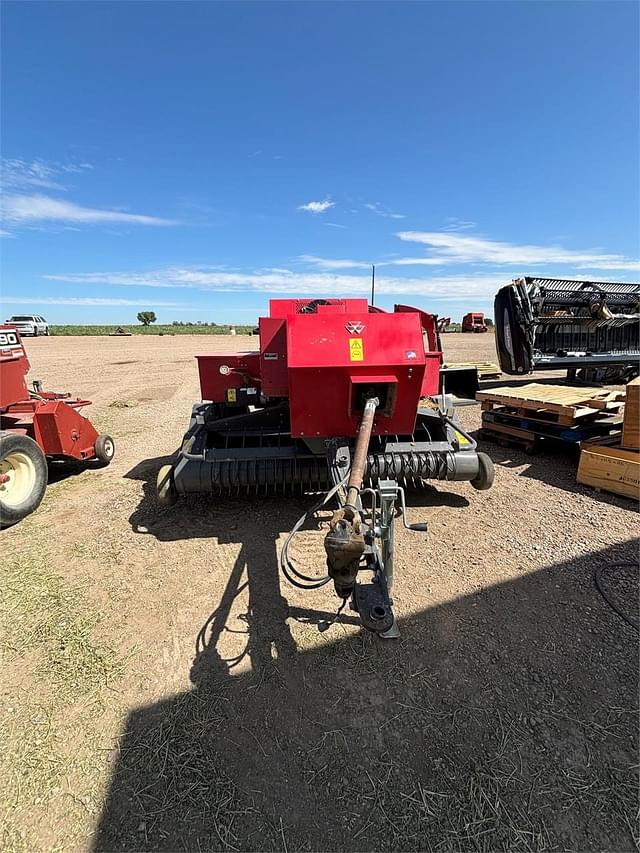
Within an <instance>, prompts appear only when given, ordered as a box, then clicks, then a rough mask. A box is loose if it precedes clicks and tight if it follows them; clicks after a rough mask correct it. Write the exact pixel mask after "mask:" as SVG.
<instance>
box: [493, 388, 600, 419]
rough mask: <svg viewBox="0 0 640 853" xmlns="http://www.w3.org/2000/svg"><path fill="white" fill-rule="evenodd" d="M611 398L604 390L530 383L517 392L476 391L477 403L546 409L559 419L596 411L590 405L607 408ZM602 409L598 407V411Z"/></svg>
mask: <svg viewBox="0 0 640 853" xmlns="http://www.w3.org/2000/svg"><path fill="white" fill-rule="evenodd" d="M610 394H611V392H610V391H608V390H607V389H606V388H604V389H603V388H571V387H568V386H566V385H541V384H539V383H537V382H531V383H530V384H529V385H522V386H521V387H519V388H511V387H503V388H492V389H491V390H490V391H478V393H477V394H476V400H480V401H483V400H487V401H489V400H490V401H492V402H496V403H502V404H503V405H505V406H514V407H516V408H525V409H532V408H533V409H546V410H548V411H552V412H558V413H559V414H562V415H571V416H574V417H575V414H576V410H578V409H581V408H595V406H592V405H591V403H592V402H593V401H597V402H598V404H600V403H603V405H604V406H606V405H607V404H608V403H610V402H613V401H610V400H608V399H607V397H608V396H609V395H610ZM602 407H603V406H601V405H598V408H602Z"/></svg>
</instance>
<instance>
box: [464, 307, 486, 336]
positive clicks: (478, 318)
mask: <svg viewBox="0 0 640 853" xmlns="http://www.w3.org/2000/svg"><path fill="white" fill-rule="evenodd" d="M462 331H463V332H486V331H488V326H487V324H486V322H485V319H484V314H483V313H482V312H481V311H471V312H470V313H469V314H465V315H464V317H463V318H462Z"/></svg>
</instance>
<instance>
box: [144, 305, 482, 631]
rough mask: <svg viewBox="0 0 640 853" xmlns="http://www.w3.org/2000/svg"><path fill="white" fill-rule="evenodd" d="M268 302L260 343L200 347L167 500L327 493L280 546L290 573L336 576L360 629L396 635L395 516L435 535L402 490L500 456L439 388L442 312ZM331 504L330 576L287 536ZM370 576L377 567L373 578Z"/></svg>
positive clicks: (466, 476)
mask: <svg viewBox="0 0 640 853" xmlns="http://www.w3.org/2000/svg"><path fill="white" fill-rule="evenodd" d="M269 305H270V311H269V316H268V317H261V318H260V321H259V334H260V349H259V350H258V351H256V352H242V353H234V354H215V355H214V354H212V355H200V356H197V359H198V369H199V373H200V389H201V396H202V402H200V403H196V404H195V405H194V407H193V410H192V414H191V422H190V424H189V429H188V430H187V433H186V434H185V436H184V439H183V442H182V446H181V448H180V450H179V451H178V453H177V456H176V459H175V461H174V463H173V464H172V465H167V466H164V467H163V468H162V469H161V470H160V472H159V474H158V483H157V490H158V491H157V493H158V499H159V502H160V504H161V505H164V506H169V505H171V504H172V503H174V502H175V500H176V499H177V498H178V496H180V495H187V494H189V493H202V492H204V493H210V494H242V493H247V494H251V493H254V494H257V493H267V494H269V493H275V492H280V493H291V492H293V491H295V490H297V491H305V490H306V491H321V492H323V493H324V494H323V497H322V498H321V499H320V501H319V502H318V503H317V504H316V505H315V507H313V508H312V509H311V510H309V512H308V513H305V515H304V516H303V517H302V518H301V519H300V520H299V521H298V523H297V524H296V525H295V526H294V528H293V530H292V531H291V533H290V534H289V537H288V538H287V540H286V541H285V543H284V545H283V548H282V550H281V553H280V566H281V569H282V571H283V573H284V575H285V576H286V578H287V579H288V580H289V582H291V583H292V584H294V585H295V586H298V587H302V588H304V589H315V588H317V587H319V586H322V585H324V584H325V583H328V582H329V581H333V583H334V587H335V590H336V593H337V595H338V596H339V597H340V598H342V605H341V607H340V609H342V607H343V606H344V605H345V603H346V601H347V600H348V599H350V602H351V607H352V609H353V610H355V611H356V612H357V613H358V614H359V616H360V619H361V622H362V624H363V626H364V627H365V628H367V629H369V630H371V631H374V632H376V633H377V634H379V635H381V636H383V637H392V636H397V633H398V632H397V625H396V622H395V618H394V616H393V610H392V603H393V602H392V600H391V597H390V591H391V582H392V577H393V525H394V519H395V517H396V515H397V514H398V512H399V513H400V516H401V517H402V520H403V523H404V525H405V526H406V527H407V528H408V529H411V530H426V525H425V524H413V525H411V524H408V522H407V518H406V501H405V490H404V489H405V486H407V485H411V486H420V485H423V484H424V482H425V481H427V480H430V479H431V480H433V479H435V480H467V481H470V482H471V484H472V485H473V486H474V487H475V488H476V489H486V488H489V487H490V486H491V484H492V482H493V466H492V463H491V460H490V459H489V458H488V457H487V456H486V454H484V453H479V452H478V451H477V448H476V442H475V441H474V439H473V438H472V437H471V436H469V435H468V434H467V433H466V432H465V431H464V430H463V428H462V427H461V426H460V424H459V423H458V421H457V420H456V419H455V416H454V411H453V406H452V401H451V398H450V397H448V396H447V395H446V394H445V393H444V389H443V387H442V375H444V374H443V372H441V365H442V353H441V351H440V346H439V337H438V329H437V318H436V317H435V316H434V315H431V314H427V313H425V312H423V311H420V310H418V309H416V308H411V307H408V306H404V305H396V306H395V309H394V312H393V313H388V312H385V311H382V310H380V309H378V308H374V307H371V306H369V305H368V304H367V300H366V299H272V300H271V301H270V304H269ZM425 398H428V400H426V401H425V405H421V400H424V399H425ZM331 500H335V501H337V503H338V509H337V510H336V512H335V513H334V515H333V518H332V520H331V523H330V526H329V531H328V533H327V535H326V538H325V543H324V544H325V551H326V555H327V569H328V573H327V574H326V575H324V576H319V575H315V576H310V575H305V574H303V573H302V572H300V571H299V570H298V569H297V568H296V566H295V565H294V563H293V561H292V560H291V559H290V557H289V544H290V542H291V539H292V537H293V535H294V534H295V533H296V532H297V531H298V530H299V529H300V527H302V525H303V524H304V522H305V520H306V519H307V518H308V517H309V516H310V514H311V513H313V512H314V511H316V510H318V509H319V508H320V507H323V506H326V505H327V504H329V502H330V501H331ZM364 503H366V504H367V505H368V506H367V508H366V509H365V507H364ZM361 572H370V573H372V574H371V581H370V582H369V583H362V582H360V581H359V580H358V575H359V573H361ZM338 612H339V611H338Z"/></svg>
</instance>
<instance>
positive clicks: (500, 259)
mask: <svg viewBox="0 0 640 853" xmlns="http://www.w3.org/2000/svg"><path fill="white" fill-rule="evenodd" d="M396 236H397V237H399V238H400V239H401V240H404V241H406V242H410V243H420V244H422V245H424V246H428V247H429V248H430V249H431V250H432V255H431V257H429V258H426V259H416V258H413V259H411V258H405V259H401V261H397V262H396V263H404V264H406V265H409V264H410V263H424V261H425V260H426V261H427V262H432V261H434V260H437V261H438V262H439V263H442V264H469V263H476V264H498V265H510V266H519V267H528V266H535V265H538V264H570V265H572V266H573V267H575V268H576V269H620V270H622V269H628V270H635V269H640V261H637V260H634V259H631V258H626V257H624V255H616V254H601V253H600V252H598V251H597V250H592V249H588V250H584V251H576V250H573V249H564V248H562V247H560V246H536V245H527V244H525V245H516V244H513V243H505V242H499V241H497V240H487V239H484V238H482V237H471V236H465V235H462V234H457V233H452V232H444V231H400V232H399V233H398V234H397V235H396Z"/></svg>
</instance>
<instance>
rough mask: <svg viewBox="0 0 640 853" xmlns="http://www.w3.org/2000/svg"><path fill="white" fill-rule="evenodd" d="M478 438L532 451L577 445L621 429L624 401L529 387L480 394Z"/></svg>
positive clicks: (608, 394) (594, 392)
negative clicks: (549, 443)
mask: <svg viewBox="0 0 640 853" xmlns="http://www.w3.org/2000/svg"><path fill="white" fill-rule="evenodd" d="M476 399H477V400H479V401H480V402H481V403H482V435H483V437H485V438H489V439H492V440H494V441H500V442H502V443H515V444H520V445H521V446H523V447H524V448H525V449H526V450H530V451H531V450H536V449H539V446H540V444H541V443H542V442H544V441H546V440H555V441H560V442H569V443H573V444H577V443H579V442H582V441H585V440H588V439H590V438H594V437H597V436H601V435H606V434H609V433H610V432H611V431H612V430H614V429H619V428H620V425H621V419H620V410H621V407H622V405H623V397H622V395H621V394H620V393H619V392H617V391H609V390H608V389H606V388H574V387H570V386H566V385H542V384H539V383H536V382H531V383H529V384H528V385H523V386H521V387H518V388H512V387H502V388H492V389H491V390H489V391H479V392H478V393H477V394H476Z"/></svg>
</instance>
